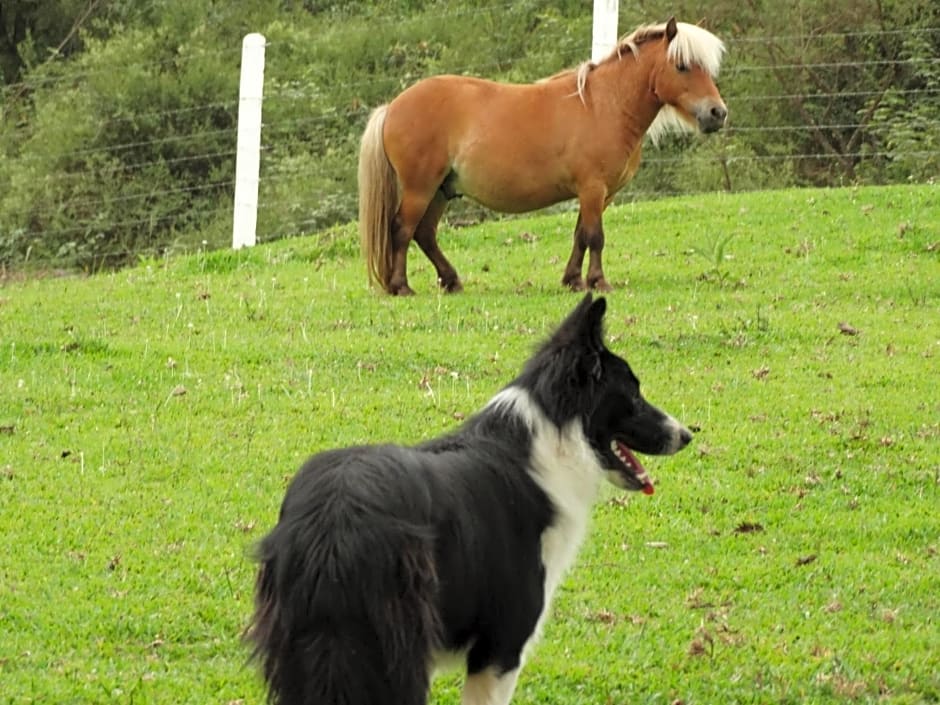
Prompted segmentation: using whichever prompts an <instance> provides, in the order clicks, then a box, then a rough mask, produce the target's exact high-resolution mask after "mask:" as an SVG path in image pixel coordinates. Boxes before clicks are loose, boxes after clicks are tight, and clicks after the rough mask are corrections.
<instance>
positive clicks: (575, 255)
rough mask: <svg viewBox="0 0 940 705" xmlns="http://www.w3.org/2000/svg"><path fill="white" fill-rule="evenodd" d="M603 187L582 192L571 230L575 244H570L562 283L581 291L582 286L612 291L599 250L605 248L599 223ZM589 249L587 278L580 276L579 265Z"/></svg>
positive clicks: (605, 193)
mask: <svg viewBox="0 0 940 705" xmlns="http://www.w3.org/2000/svg"><path fill="white" fill-rule="evenodd" d="M606 195H607V192H606V189H605V188H601V189H598V190H596V191H592V192H587V193H583V194H582V195H581V196H580V197H579V200H580V202H581V210H580V211H579V213H578V224H577V225H576V226H575V230H574V244H573V246H572V248H571V257H569V258H568V265H567V266H566V267H565V276H564V278H563V279H562V280H561V281H562V284H564V285H565V286H567V287H568V288H570V289H572V290H574V291H583V290H584V289H585V288H589V289H595V290H596V291H612V290H613V287H611V286H610V284H608V283H607V279H605V278H604V265H603V263H602V261H601V253H602V252H603V250H604V228H603V225H602V223H601V213H602V212H603V210H604V205H605V202H606ZM585 252H589V253H590V254H589V256H588V270H587V282H586V283H585V280H584V279H582V278H581V266H582V264H583V263H584V253H585Z"/></svg>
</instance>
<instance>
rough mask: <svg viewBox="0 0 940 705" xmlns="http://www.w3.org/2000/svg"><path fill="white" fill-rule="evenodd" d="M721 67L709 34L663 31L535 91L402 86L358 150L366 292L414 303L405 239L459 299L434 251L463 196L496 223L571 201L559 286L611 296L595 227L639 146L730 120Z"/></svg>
mask: <svg viewBox="0 0 940 705" xmlns="http://www.w3.org/2000/svg"><path fill="white" fill-rule="evenodd" d="M723 54H724V44H722V42H721V40H719V39H718V38H717V37H715V36H714V35H713V34H711V33H709V32H707V31H705V30H704V29H702V28H700V27H697V26H695V25H690V24H685V23H683V22H676V20H675V18H672V19H670V20H669V21H668V22H666V23H665V24H660V25H651V26H645V27H640V28H639V29H637V30H636V31H634V32H633V33H631V34H629V35H627V36H625V37H623V38H622V39H621V40H620V42H619V43H618V46H617V48H616V49H615V50H614V51H613V52H612V53H611V54H610V56H608V57H607V58H605V59H603V60H602V61H600V62H598V63H596V64H594V63H591V62H585V63H583V64H581V65H580V66H579V67H577V68H575V69H571V70H568V71H564V72H562V73H559V74H556V75H555V76H552V77H550V78H547V79H544V80H542V81H540V82H538V83H534V84H526V85H511V84H504V83H494V82H492V81H485V80H482V79H479V78H470V77H465V76H435V77H432V78H427V79H425V80H423V81H419V82H418V83H416V84H415V85H413V86H411V87H410V88H408V89H407V90H405V91H404V92H403V93H401V94H400V95H399V96H398V97H396V98H395V99H394V100H392V101H391V102H390V103H388V104H387V105H383V106H381V107H379V108H377V109H376V110H375V111H373V113H372V116H371V117H370V118H369V122H368V124H367V125H366V129H365V133H364V134H363V136H362V145H361V149H360V153H359V231H360V234H361V237H362V252H363V255H364V257H365V259H366V263H367V267H368V272H369V279H370V281H373V282H374V281H377V282H378V283H379V284H381V286H382V287H383V288H384V289H385V290H386V291H388V292H389V293H391V294H397V295H405V294H413V293H414V292H413V291H412V289H411V287H409V286H408V275H407V269H406V262H407V255H408V245H409V244H410V243H411V240H412V238H413V239H415V240H416V241H417V242H418V245H419V246H420V247H421V250H422V251H423V252H424V254H425V255H427V257H428V259H430V260H431V262H432V263H433V264H434V268H435V269H436V270H437V280H438V283H439V284H440V286H441V287H442V288H443V289H445V290H446V291H460V290H461V288H462V286H461V284H460V278H459V277H458V276H457V271H456V270H455V269H454V267H453V266H452V265H451V263H450V262H448V261H447V258H446V257H444V255H443V253H442V252H441V250H440V248H439V247H438V245H437V224H438V221H440V219H441V216H442V215H443V213H444V209H445V208H446V206H447V202H448V200H450V199H451V198H455V197H457V196H461V195H466V196H469V197H470V198H473V199H474V200H476V201H478V202H480V203H481V204H483V205H484V206H486V207H488V208H492V209H493V210H496V211H501V212H503V213H521V212H525V211H532V210H536V209H538V208H544V207H545V206H549V205H551V204H553V203H558V202H559V201H564V200H567V199H570V198H577V199H578V203H579V205H580V212H579V214H578V223H577V226H576V228H575V232H574V247H573V248H572V250H571V257H570V258H569V259H568V265H567V266H566V267H565V274H564V277H563V278H562V283H563V284H564V285H566V286H568V287H570V288H571V289H575V290H582V289H584V288H586V287H588V288H592V289H597V290H600V291H609V290H610V289H611V287H610V285H609V284H608V283H607V280H606V279H605V278H604V270H603V267H602V265H601V251H602V250H603V248H604V231H603V228H602V225H601V214H602V213H603V212H604V209H605V208H606V207H607V205H608V204H609V203H610V201H611V199H612V198H613V197H614V194H616V193H617V191H619V190H620V188H622V187H623V185H624V184H626V183H627V182H628V181H629V180H630V179H631V178H632V177H633V175H634V174H635V173H636V170H637V168H638V167H639V165H640V152H641V143H642V141H643V136H644V135H645V134H649V136H650V138H651V139H652V140H654V141H655V140H657V139H658V138H659V137H660V136H661V135H663V134H664V133H666V132H669V131H672V130H677V129H695V128H698V129H700V130H701V131H702V132H714V131H715V130H718V129H720V128H721V127H722V125H724V122H725V117H726V116H727V114H728V111H727V109H726V108H725V104H724V102H723V101H722V99H721V96H720V95H719V93H718V88H717V87H716V86H715V82H714V79H715V77H716V76H717V74H718V68H719V66H720V64H721V58H722V55H723ZM588 251H589V252H590V260H589V263H588V270H587V280H586V281H585V279H583V278H582V276H581V268H582V264H583V262H584V254H585V252H588Z"/></svg>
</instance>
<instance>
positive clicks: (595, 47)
mask: <svg viewBox="0 0 940 705" xmlns="http://www.w3.org/2000/svg"><path fill="white" fill-rule="evenodd" d="M619 11H620V3H619V2H618V0H594V36H593V39H592V42H591V61H593V62H594V63H597V62H598V61H600V60H601V59H603V58H604V57H605V56H607V55H608V54H609V53H610V52H612V51H613V50H614V48H615V47H616V46H617V39H618V38H619V37H618V35H617V23H618V14H619Z"/></svg>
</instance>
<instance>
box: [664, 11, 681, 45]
mask: <svg viewBox="0 0 940 705" xmlns="http://www.w3.org/2000/svg"><path fill="white" fill-rule="evenodd" d="M678 32H679V27H678V26H677V25H676V17H675V15H673V16H672V17H670V18H669V21H668V22H666V41H667V42H671V41H672V40H673V39H675V38H676V34H678Z"/></svg>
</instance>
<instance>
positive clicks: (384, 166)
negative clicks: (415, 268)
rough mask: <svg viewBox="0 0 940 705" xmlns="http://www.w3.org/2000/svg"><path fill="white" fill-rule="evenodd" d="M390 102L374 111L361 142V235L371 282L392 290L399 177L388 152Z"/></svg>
mask: <svg viewBox="0 0 940 705" xmlns="http://www.w3.org/2000/svg"><path fill="white" fill-rule="evenodd" d="M387 111H388V106H387V105H382V106H380V107H378V108H376V109H375V110H373V111H372V115H371V116H370V117H369V122H368V123H367V124H366V129H365V132H363V133H362V142H361V144H360V146H359V237H360V244H361V248H362V256H363V258H365V261H366V271H367V272H368V274H369V283H370V284H375V283H378V284H379V285H380V286H381V287H382V288H383V289H385V290H386V291H388V286H389V278H390V277H391V272H392V260H391V257H392V248H391V243H390V239H391V226H392V218H394V217H395V211H396V210H397V209H398V201H399V198H400V196H399V192H398V177H397V176H396V175H395V170H394V169H392V164H391V162H389V160H388V157H387V156H386V154H385V142H384V139H383V137H382V128H383V127H384V125H385V113H386V112H387Z"/></svg>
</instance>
